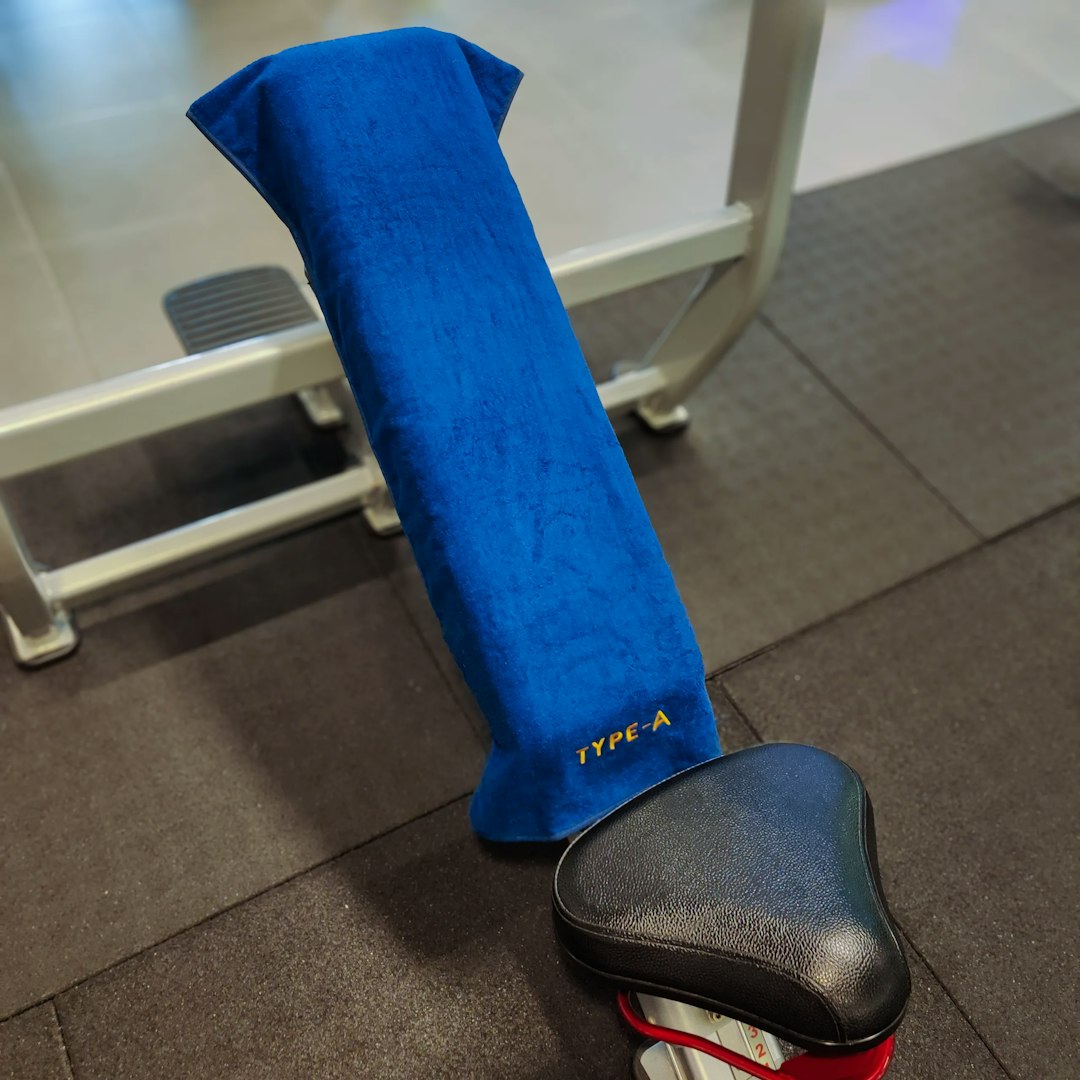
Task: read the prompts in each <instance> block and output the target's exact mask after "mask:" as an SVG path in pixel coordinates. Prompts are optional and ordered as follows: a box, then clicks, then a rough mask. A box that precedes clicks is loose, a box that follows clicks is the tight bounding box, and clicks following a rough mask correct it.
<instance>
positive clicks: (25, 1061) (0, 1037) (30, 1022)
mask: <svg viewBox="0 0 1080 1080" xmlns="http://www.w3.org/2000/svg"><path fill="white" fill-rule="evenodd" d="M70 1078H71V1072H70V1071H69V1069H68V1064H67V1052H66V1051H65V1049H64V1043H63V1039H62V1038H61V1036H60V1028H59V1026H58V1025H57V1023H56V1013H55V1012H54V1011H53V1007H52V1005H51V1004H48V1005H39V1006H38V1007H37V1008H36V1009H30V1010H28V1011H27V1012H24V1013H22V1014H21V1015H19V1016H16V1017H15V1018H14V1019H12V1020H6V1021H4V1023H2V1024H0V1080H70Z"/></svg>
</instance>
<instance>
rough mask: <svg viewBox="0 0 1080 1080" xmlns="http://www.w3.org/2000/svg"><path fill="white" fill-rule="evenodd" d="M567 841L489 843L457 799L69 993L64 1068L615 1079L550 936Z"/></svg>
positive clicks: (99, 1076)
mask: <svg viewBox="0 0 1080 1080" xmlns="http://www.w3.org/2000/svg"><path fill="white" fill-rule="evenodd" d="M560 851H561V845H537V846H535V847H530V846H514V847H512V848H494V847H489V846H484V845H483V844H482V843H481V842H480V841H478V840H477V839H476V838H475V837H474V836H473V834H472V833H471V831H470V829H469V826H468V821H467V818H466V809H465V802H464V800H463V801H462V802H461V803H460V804H456V805H455V806H453V807H450V808H447V809H445V810H442V811H440V812H438V813H437V814H434V815H432V816H430V817H428V818H425V819H424V820H423V821H420V822H416V823H414V824H413V825H410V826H408V827H407V828H405V829H403V830H400V831H398V832H395V833H393V834H392V835H390V836H388V837H384V838H383V839H381V840H377V841H375V842H374V843H372V844H370V845H368V846H367V847H365V848H363V849H361V850H360V851H358V852H354V853H352V854H350V855H347V856H345V857H343V858H342V859H340V860H337V861H336V862H334V863H333V864H331V865H329V866H325V867H321V868H319V869H317V870H315V871H312V872H311V873H309V874H306V875H304V876H302V877H300V878H298V879H296V880H294V881H292V882H289V883H287V884H285V885H282V886H280V887H279V888H277V889H274V890H273V891H271V892H269V893H266V894H264V895H262V896H260V897H257V898H255V899H254V900H251V901H249V902H248V903H246V904H244V905H242V906H240V907H238V908H235V909H233V910H232V911H229V912H226V913H224V914H223V915H221V916H219V917H217V918H215V919H213V920H211V921H210V922H208V923H205V924H203V925H202V926H200V927H197V928H195V929H194V930H191V931H189V932H188V933H186V934H184V935H182V936H180V937H178V938H176V939H174V940H172V941H170V942H168V943H167V944H165V945H163V946H161V947H159V948H155V949H153V950H151V951H149V952H147V953H145V954H143V955H141V956H138V957H135V958H134V959H132V960H130V961H128V962H127V963H125V964H123V965H121V966H119V967H117V968H114V969H113V970H111V971H109V972H106V973H105V974H103V975H101V976H99V977H97V978H95V979H93V980H92V981H90V982H88V983H86V984H84V985H83V986H81V987H79V988H77V989H75V990H73V991H71V992H70V993H67V994H65V995H63V996H62V998H61V999H60V1000H59V1012H60V1016H61V1019H62V1022H63V1024H64V1030H65V1033H66V1035H67V1038H68V1046H69V1049H70V1052H71V1057H72V1061H73V1063H74V1066H75V1071H76V1074H77V1076H78V1077H79V1080H106V1078H107V1080H130V1078H137V1077H147V1078H150V1077H153V1078H155V1080H170V1078H173V1077H176V1078H181V1077H182V1078H184V1080H187V1078H189V1077H194V1076H214V1077H229V1078H233V1077H252V1078H256V1077H257V1078H259V1080H264V1078H265V1077H271V1076H272V1077H274V1078H275V1080H288V1078H290V1077H303V1078H305V1080H307V1078H309V1077H319V1078H320V1080H333V1078H335V1077H342V1078H345V1077H348V1078H349V1080H353V1078H354V1077H357V1076H378V1077H386V1078H396V1077H408V1078H414V1077H415V1078H420V1077H425V1078H426V1077H466V1076H467V1077H470V1078H477V1080H482V1078H491V1080H505V1078H507V1077H514V1078H515V1080H540V1078H549V1077H558V1078H560V1080H573V1078H578V1077H579V1078H581V1080H606V1078H611V1080H624V1078H625V1077H626V1076H627V1074H628V1067H629V1061H630V1056H631V1041H630V1038H629V1036H628V1034H627V1032H626V1031H625V1030H624V1029H623V1027H622V1025H621V1022H620V1021H619V1020H618V1018H617V1015H616V1012H615V1008H614V1000H613V995H612V994H611V993H610V992H609V990H608V989H607V988H606V987H603V986H598V985H597V984H596V983H595V982H593V981H591V980H590V979H588V978H586V977H585V976H583V975H581V974H579V973H578V972H577V971H574V970H571V969H570V966H569V962H568V961H566V960H564V959H563V957H562V956H561V954H560V952H559V947H558V945H557V943H556V941H555V937H554V931H553V929H552V926H551V914H550V902H551V901H550V893H551V881H552V875H553V872H554V867H555V863H556V861H557V859H558V855H559V853H560Z"/></svg>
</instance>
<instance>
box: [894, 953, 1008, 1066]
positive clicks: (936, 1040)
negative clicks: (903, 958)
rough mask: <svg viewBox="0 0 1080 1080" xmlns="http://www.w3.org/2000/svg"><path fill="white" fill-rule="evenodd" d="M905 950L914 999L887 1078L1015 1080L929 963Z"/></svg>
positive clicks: (901, 1027)
mask: <svg viewBox="0 0 1080 1080" xmlns="http://www.w3.org/2000/svg"><path fill="white" fill-rule="evenodd" d="M906 953H907V958H908V966H909V967H910V969H911V999H910V1001H909V1002H908V1008H907V1012H906V1013H905V1015H904V1020H903V1023H902V1024H901V1026H900V1030H899V1032H898V1033H897V1036H896V1057H895V1058H894V1059H893V1063H892V1065H891V1066H890V1068H889V1074H888V1080H1011V1078H1010V1077H1009V1075H1008V1073H1006V1072H1005V1070H1004V1069H1002V1068H1001V1066H1000V1065H999V1064H998V1062H997V1061H995V1060H994V1056H993V1054H991V1052H990V1051H989V1050H988V1049H987V1048H986V1045H985V1043H983V1042H982V1040H981V1039H980V1038H979V1036H978V1034H977V1033H976V1032H975V1031H974V1030H973V1029H972V1027H971V1025H970V1024H969V1023H968V1022H967V1021H966V1020H965V1019H964V1017H963V1014H962V1013H961V1012H960V1010H959V1009H957V1008H956V1006H955V1005H953V1003H952V1002H951V1001H950V1000H949V997H948V995H947V994H946V993H945V991H944V990H943V989H942V988H941V984H940V983H939V982H938V981H937V980H936V979H935V978H934V977H933V975H932V974H931V973H930V971H929V970H928V969H927V967H926V965H925V964H924V963H923V962H922V961H921V960H920V959H919V958H918V957H917V956H916V955H915V954H914V953H913V952H912V950H911V949H910V948H907V949H906Z"/></svg>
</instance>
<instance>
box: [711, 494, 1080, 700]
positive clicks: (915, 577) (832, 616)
mask: <svg viewBox="0 0 1080 1080" xmlns="http://www.w3.org/2000/svg"><path fill="white" fill-rule="evenodd" d="M1077 507H1080V495H1074V496H1073V497H1072V498H1070V499H1067V500H1066V501H1065V502H1063V503H1059V504H1058V505H1057V506H1052V507H1050V509H1049V510H1044V511H1043V512H1042V513H1040V514H1036V515H1035V516H1034V517H1031V518H1028V519H1027V520H1026V521H1021V522H1019V523H1017V524H1016V525H1013V526H1011V527H1010V528H1008V529H1006V530H1005V531H1004V532H1001V533H998V534H997V535H996V536H991V537H989V538H988V539H986V540H983V541H981V542H980V543H976V544H974V545H972V546H971V547H968V548H964V549H963V550H962V551H957V552H955V553H954V554H952V555H949V556H947V557H946V558H944V559H942V560H941V561H940V562H936V563H933V564H932V565H930V566H925V567H923V569H921V570H918V571H916V572H915V573H914V574H911V575H909V576H908V577H906V578H901V579H900V580H899V581H894V582H893V583H892V584H891V585H886V586H885V588H883V589H879V590H878V591H877V592H875V593H871V594H870V595H868V596H863V597H860V598H859V599H858V600H853V601H852V602H851V603H850V604H846V605H845V606H844V607H842V608H838V609H837V610H836V611H833V612H830V613H829V614H828V615H824V616H822V617H821V618H820V619H816V620H814V622H811V623H807V624H806V625H805V626H800V627H799V628H798V629H796V630H792V631H791V632H790V633H788V634H785V635H784V636H783V637H780V638H777V639H776V641H770V642H769V643H768V644H767V645H761V646H759V647H758V648H756V649H753V650H751V651H750V652H748V653H746V655H745V656H739V657H736V658H735V659H734V660H729V661H728V662H727V663H726V664H721V665H720V666H719V667H716V668H713V669H712V671H709V672H707V673H706V675H705V679H706V681H709V680H711V679H717V680H721V682H722V681H723V678H724V676H726V675H729V674H731V673H732V672H733V671H735V670H737V669H738V668H741V667H742V666H743V665H744V664H749V663H751V662H753V661H754V660H758V659H760V658H761V657H762V656H765V655H767V654H768V653H771V652H772V651H773V650H774V649H779V648H781V647H782V646H785V645H790V644H791V643H792V642H794V641H798V640H799V639H800V638H801V637H803V636H804V635H806V634H810V633H813V632H814V631H815V630H820V629H821V628H822V627H824V626H828V625H829V624H830V623H832V622H835V621H836V620H838V619H842V618H844V617H845V616H846V615H851V614H852V613H854V612H856V611H859V610H860V609H861V608H863V607H867V606H868V605H870V604H872V603H874V602H875V601H876V600H881V599H884V598H885V597H886V596H891V595H892V594H893V593H894V592H899V591H900V590H901V589H903V588H906V587H907V586H908V585H915V584H916V583H917V582H920V581H922V580H923V579H924V578H928V577H931V576H932V575H934V574H937V573H939V572H943V571H944V570H946V569H948V568H949V567H951V566H953V565H954V564H956V563H959V562H961V561H962V560H964V559H969V558H973V557H974V556H975V555H977V554H978V553H979V552H981V551H984V550H986V549H987V548H994V547H997V545H998V544H1000V543H1003V542H1004V541H1006V540H1010V539H1012V538H1013V537H1014V536H1017V535H1019V534H1020V533H1022V532H1024V531H1025V530H1027V529H1031V528H1034V527H1035V526H1037V525H1042V524H1043V523H1044V522H1047V521H1051V520H1053V519H1054V518H1055V517H1057V516H1058V515H1059V514H1065V513H1068V512H1069V511H1070V510H1074V509H1076V508H1077ZM725 689H726V686H725Z"/></svg>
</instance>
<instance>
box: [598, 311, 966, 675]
mask: <svg viewBox="0 0 1080 1080" xmlns="http://www.w3.org/2000/svg"><path fill="white" fill-rule="evenodd" d="M689 405H690V409H691V412H692V415H693V420H692V422H691V426H690V428H689V430H688V431H686V432H685V434H683V435H681V436H678V437H676V438H667V439H664V438H657V437H656V436H653V435H650V434H648V433H646V432H644V431H642V430H640V429H639V428H638V427H637V425H636V424H634V423H633V422H632V421H628V420H624V421H621V422H620V423H619V425H618V429H617V430H618V431H619V433H620V436H621V438H622V444H623V449H624V450H625V452H626V456H627V459H628V460H629V462H630V466H631V468H632V469H633V472H634V475H635V477H636V478H637V482H638V487H639V488H640V490H641V493H642V496H643V498H644V500H645V505H646V506H647V508H648V510H649V514H650V516H651V518H652V522H653V525H654V527H655V528H656V531H657V534H658V535H659V537H660V542H661V544H662V545H663V548H664V553H665V555H666V556H667V559H668V562H669V563H670V564H671V568H672V571H673V572H674V574H675V579H676V582H677V584H678V586H679V590H680V592H681V594H682V597H683V600H684V601H685V603H686V607H687V610H688V611H689V613H690V619H691V621H692V623H693V625H694V629H695V631H696V632H697V637H698V642H699V644H700V645H701V651H702V654H703V655H704V658H705V666H706V670H707V671H714V670H716V669H717V668H718V667H720V666H722V665H725V664H728V663H731V662H732V661H734V660H736V659H738V658H739V657H742V656H746V655H747V654H749V653H751V652H754V651H755V650H757V649H760V648H762V647H763V646H765V645H768V644H770V643H772V642H774V641H777V640H778V639H780V638H782V637H784V636H786V635H787V634H790V633H792V632H794V631H795V630H798V629H800V628H802V627H804V626H807V625H808V624H810V623H813V622H816V621H818V620H820V619H823V618H825V617H826V616H828V615H831V614H833V613H835V612H836V611H839V610H841V609H842V608H844V607H847V606H848V605H850V604H852V603H854V602H856V601H858V600H861V599H863V598H864V597H866V596H871V595H873V594H874V593H876V592H879V591H880V590H881V589H884V588H887V587H888V586H890V585H892V584H894V583H895V582H897V581H901V580H903V579H904V578H907V577H910V576H911V575H912V574H915V573H918V572H919V571H920V570H923V569H925V568H926V567H928V566H932V565H934V564H936V563H938V562H940V561H942V560H943V559H945V558H948V557H949V556H950V555H953V554H955V553H956V552H958V551H961V550H963V549H964V548H966V547H968V546H970V545H971V544H972V543H973V542H974V539H975V538H974V535H973V534H972V533H971V532H970V531H969V530H968V529H966V528H965V527H964V526H963V525H962V524H961V523H960V522H958V521H957V520H956V519H955V517H954V516H953V515H952V513H951V512H950V511H949V510H948V508H947V507H945V506H943V505H942V504H941V502H940V501H939V500H938V499H937V498H936V497H935V496H934V495H933V494H932V493H931V492H929V491H928V490H927V489H926V488H925V487H924V486H923V485H922V484H921V483H920V482H919V481H918V480H917V479H916V478H915V477H913V476H912V475H911V473H910V472H909V471H908V469H907V468H906V467H905V466H904V465H903V464H902V463H900V462H899V461H897V460H896V458H895V457H894V456H893V455H892V454H891V453H890V452H889V451H888V450H886V449H885V448H883V447H882V445H881V444H880V443H879V442H878V440H877V439H876V438H875V437H874V436H873V435H872V434H871V433H870V432H869V431H867V430H866V428H864V427H863V425H862V424H860V423H859V421H858V420H856V419H855V418H854V417H852V416H851V414H850V413H849V412H848V411H847V410H846V409H845V408H844V407H843V406H842V405H841V404H840V403H838V402H837V401H836V400H835V399H834V398H833V397H832V395H831V394H830V393H829V392H828V391H827V390H826V389H825V388H823V387H822V386H821V384H820V383H819V382H818V380H817V379H816V378H815V377H814V376H813V375H811V374H809V373H808V372H807V371H806V370H805V369H804V368H803V366H802V365H801V364H800V363H798V361H796V360H795V359H793V358H792V356H791V355H790V354H789V353H788V352H787V351H786V350H785V349H784V348H783V346H781V345H780V344H779V343H778V342H777V340H776V339H775V338H774V337H773V336H772V335H771V334H770V333H769V332H768V331H766V330H764V329H762V328H761V327H758V326H754V327H752V328H751V329H750V331H749V333H748V334H747V335H746V337H745V338H744V339H743V340H742V341H741V342H740V343H739V345H737V346H736V348H735V349H734V350H733V351H732V353H731V354H730V355H729V356H728V357H727V358H726V359H725V360H724V363H723V364H722V365H721V367H720V368H719V370H718V371H717V372H716V373H715V374H714V376H713V377H712V378H711V379H710V380H709V381H708V382H706V383H705V384H704V386H703V387H702V388H701V389H700V390H699V391H698V392H697V393H696V394H695V395H694V396H693V397H692V399H691V400H690V402H689Z"/></svg>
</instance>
